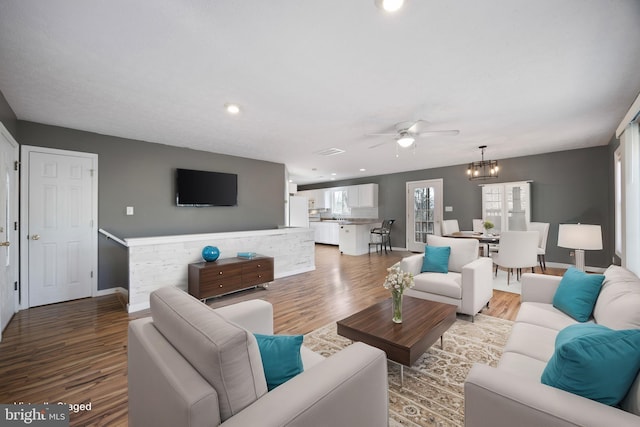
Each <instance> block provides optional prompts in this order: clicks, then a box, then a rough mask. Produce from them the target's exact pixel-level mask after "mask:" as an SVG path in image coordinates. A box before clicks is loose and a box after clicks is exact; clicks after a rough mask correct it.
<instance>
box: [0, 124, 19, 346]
mask: <svg viewBox="0 0 640 427" xmlns="http://www.w3.org/2000/svg"><path fill="white" fill-rule="evenodd" d="M17 161H18V143H17V142H16V141H15V140H14V139H13V137H12V136H11V134H10V133H9V131H7V129H6V128H5V127H4V125H3V124H2V123H0V339H2V331H4V328H5V327H6V326H7V324H8V323H9V321H10V320H11V317H12V316H13V315H14V314H15V312H16V310H17V307H18V292H17V285H18V268H17V264H18V231H17V220H18V177H17V171H16V169H17V168H16V167H15V165H16V162H17Z"/></svg>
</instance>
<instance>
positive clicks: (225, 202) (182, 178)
mask: <svg viewBox="0 0 640 427" xmlns="http://www.w3.org/2000/svg"><path fill="white" fill-rule="evenodd" d="M176 204H177V205H178V206H236V205H237V204H238V175H236V174H232V173H222V172H208V171H198V170H191V169H176Z"/></svg>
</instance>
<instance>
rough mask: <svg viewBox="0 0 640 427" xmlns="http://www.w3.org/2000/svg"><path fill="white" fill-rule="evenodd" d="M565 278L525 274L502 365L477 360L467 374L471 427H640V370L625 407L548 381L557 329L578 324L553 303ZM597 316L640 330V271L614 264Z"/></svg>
mask: <svg viewBox="0 0 640 427" xmlns="http://www.w3.org/2000/svg"><path fill="white" fill-rule="evenodd" d="M561 279H562V278H561V277H555V276H546V275H541V274H524V275H523V276H522V305H521V307H520V310H519V312H518V316H517V318H516V322H515V324H514V326H513V329H512V332H511V335H510V337H509V340H508V341H507V344H506V346H505V349H504V353H503V355H502V358H501V359H500V362H499V364H498V367H497V368H492V367H490V366H487V365H479V364H476V365H474V366H473V367H472V369H471V371H470V372H469V375H468V376H467V379H466V382H465V386H464V390H465V426H466V427H485V426H486V427H511V426H519V427H538V426H585V427H589V426H592V427H596V426H616V427H623V426H636V427H637V426H640V374H639V375H638V377H636V378H635V381H634V383H633V385H632V386H631V389H630V390H629V392H628V394H627V396H626V397H625V399H624V400H623V401H622V403H621V405H620V408H616V407H612V406H608V405H605V404H603V403H599V402H596V401H594V400H590V399H587V398H585V397H581V396H578V395H576V394H572V393H569V392H566V391H564V390H560V389H557V388H554V387H550V386H547V385H545V384H543V383H542V382H541V376H542V373H543V371H544V369H545V367H546V365H547V362H548V361H549V359H550V358H551V356H552V355H553V353H554V350H555V339H556V336H557V335H558V332H559V331H560V330H562V329H564V328H566V327H567V326H569V325H573V324H575V323H577V322H576V321H575V320H574V319H573V318H571V317H569V316H568V315H566V314H564V313H563V312H561V311H559V310H557V309H556V308H554V307H553V304H552V301H553V297H554V295H555V292H556V289H557V287H558V285H559V283H560V280H561ZM591 321H592V322H595V323H598V324H601V325H603V326H606V327H608V328H611V329H616V330H621V329H638V328H640V280H639V279H638V277H637V276H635V275H634V274H633V273H632V272H630V271H628V270H625V269H624V268H622V267H617V266H611V267H609V268H608V269H607V271H606V272H605V280H604V282H603V284H602V288H601V291H600V294H599V296H598V299H597V301H596V305H595V308H594V311H593V318H592V319H591Z"/></svg>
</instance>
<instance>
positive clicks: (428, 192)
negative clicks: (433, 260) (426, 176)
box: [407, 179, 442, 252]
mask: <svg viewBox="0 0 640 427" xmlns="http://www.w3.org/2000/svg"><path fill="white" fill-rule="evenodd" d="M441 221H442V179H430V180H426V181H411V182H407V249H408V250H410V251H413V252H423V251H424V245H425V243H426V241H427V235H429V234H437V235H440V223H441Z"/></svg>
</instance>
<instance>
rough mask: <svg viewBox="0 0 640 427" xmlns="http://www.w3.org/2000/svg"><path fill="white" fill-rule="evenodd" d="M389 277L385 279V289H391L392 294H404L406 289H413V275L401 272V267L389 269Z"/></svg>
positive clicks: (396, 266)
mask: <svg viewBox="0 0 640 427" xmlns="http://www.w3.org/2000/svg"><path fill="white" fill-rule="evenodd" d="M387 272H388V273H389V274H387V277H385V279H384V284H383V286H384V288H385V289H390V290H391V291H392V292H399V293H400V294H402V293H404V291H405V290H406V289H409V288H413V286H414V285H415V282H414V281H413V274H411V273H407V272H404V271H402V270H400V266H399V265H394V266H391V267H389V268H387Z"/></svg>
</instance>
